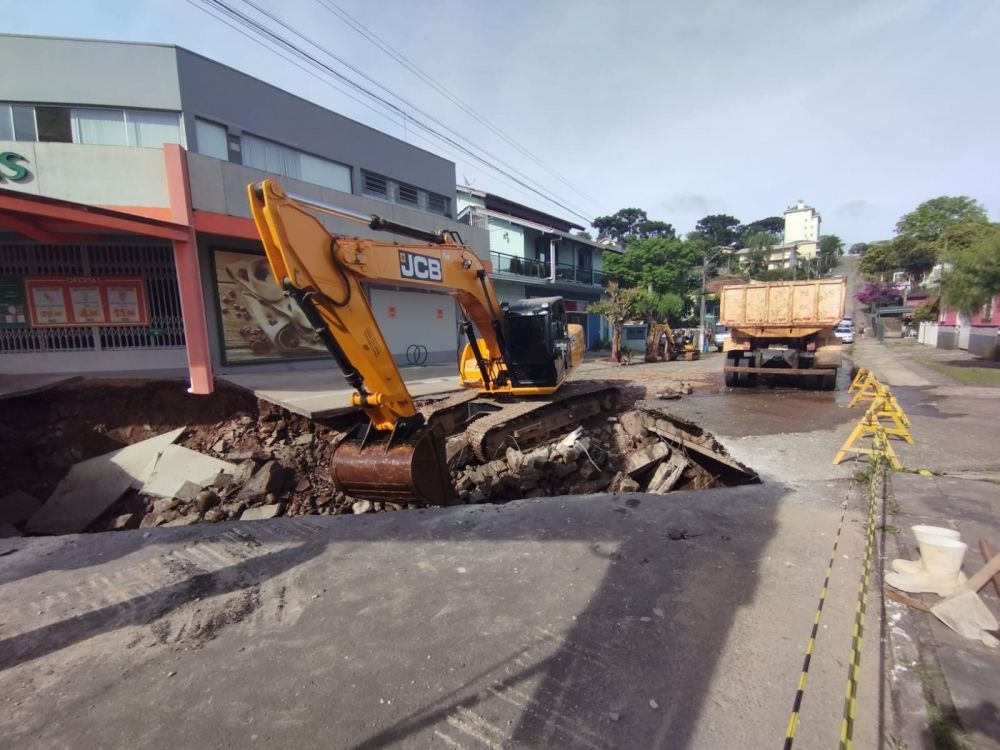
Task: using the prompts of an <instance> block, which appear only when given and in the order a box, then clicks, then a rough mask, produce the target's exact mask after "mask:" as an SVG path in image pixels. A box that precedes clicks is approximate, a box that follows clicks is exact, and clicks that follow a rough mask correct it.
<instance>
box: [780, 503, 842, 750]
mask: <svg viewBox="0 0 1000 750" xmlns="http://www.w3.org/2000/svg"><path fill="white" fill-rule="evenodd" d="M850 495H851V493H850V490H848V493H847V497H848V499H847V500H845V501H844V509H843V512H842V513H841V514H840V524H839V525H838V526H837V534H836V536H834V538H833V549H832V550H831V551H830V562H829V563H827V566H826V578H824V579H823V587H822V588H821V589H820V591H819V604H817V605H816V615H815V617H813V624H812V630H811V631H810V633H809V641H808V643H806V655H805V657H804V658H803V660H802V670H801V671H800V672H799V684H798V687H797V688H796V690H795V700H794V701H792V715H791V716H790V717H789V719H788V728H787V730H786V731H785V744H784V749H785V750H791V747H792V743H793V742H794V741H795V730H796V729H798V726H799V710H800V709H801V708H802V698H803V696H804V695H805V692H806V684H807V683H808V681H809V665H810V664H811V663H812V655H813V648H814V647H815V645H816V636H817V634H818V633H819V623H820V620H821V619H822V618H823V606H824V605H825V604H826V592H827V591H828V590H829V588H830V576H831V575H833V563H834V561H835V560H836V559H837V546H838V545H839V544H840V535H841V532H842V531H843V530H844V519H845V518H846V517H847V506H848V505H849V504H850Z"/></svg>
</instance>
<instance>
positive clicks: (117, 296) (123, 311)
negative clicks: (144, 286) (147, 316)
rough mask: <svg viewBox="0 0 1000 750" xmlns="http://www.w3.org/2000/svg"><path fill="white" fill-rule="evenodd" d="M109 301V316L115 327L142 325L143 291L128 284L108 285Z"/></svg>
mask: <svg viewBox="0 0 1000 750" xmlns="http://www.w3.org/2000/svg"><path fill="white" fill-rule="evenodd" d="M105 288H106V290H107V299H108V315H109V316H110V317H111V321H112V322H113V323H114V324H115V325H120V326H135V325H141V324H142V315H143V314H142V304H141V299H140V295H141V291H142V290H141V289H137V288H136V287H134V286H131V285H128V284H114V283H110V282H109V283H108V284H107V286H106V287H105Z"/></svg>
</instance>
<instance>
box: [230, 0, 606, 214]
mask: <svg viewBox="0 0 1000 750" xmlns="http://www.w3.org/2000/svg"><path fill="white" fill-rule="evenodd" d="M220 1H221V0H220ZM243 3H244V4H245V5H248V6H250V7H251V8H253V9H254V10H255V11H257V12H258V13H260V14H261V15H263V16H265V17H266V18H268V19H270V20H271V21H273V22H274V23H276V24H278V25H279V26H281V27H282V28H284V29H286V30H287V31H289V32H291V33H292V34H295V35H296V36H298V37H299V38H300V39H303V40H305V41H306V42H308V43H309V44H310V45H312V46H313V47H314V48H316V49H318V50H320V51H321V52H323V53H324V54H326V55H327V56H329V57H331V58H332V59H334V60H336V61H337V62H339V63H340V64H341V65H343V66H344V67H346V68H347V69H349V70H351V71H352V72H353V73H355V74H356V75H358V76H360V77H361V78H363V79H364V80H366V81H368V82H369V83H371V84H373V85H374V86H376V87H378V88H379V89H381V90H382V91H384V92H385V93H386V94H387V95H389V96H391V97H393V98H395V99H396V100H398V101H399V102H401V103H402V104H404V105H405V106H407V107H409V108H410V109H411V110H413V111H414V112H417V113H419V114H420V115H421V116H423V117H425V118H426V119H428V120H430V121H431V122H432V123H434V124H435V125H437V126H438V127H440V128H442V129H444V130H445V131H447V132H448V133H450V134H451V135H452V136H453V137H455V138H458V139H460V140H462V141H464V142H465V143H467V144H469V146H471V147H472V148H474V149H476V150H477V151H479V152H480V153H482V154H484V155H485V156H486V157H488V158H489V159H491V160H493V161H495V162H497V163H499V164H500V165H502V166H503V167H504V168H505V169H507V170H510V172H512V173H513V174H515V175H517V176H518V177H519V178H521V179H522V180H525V181H527V182H529V183H531V184H532V185H533V186H534V188H536V190H535V191H534V192H536V193H538V194H539V195H541V196H542V197H545V198H546V199H547V200H549V201H550V202H552V203H554V204H555V205H558V206H560V207H561V208H564V209H565V210H567V211H570V212H572V213H574V214H575V215H576V216H579V217H580V218H582V219H585V220H588V221H589V219H588V218H587V216H586V215H585V214H584V213H583V212H580V211H578V210H577V209H576V208H575V207H573V206H572V205H571V204H570V203H569V201H567V200H566V199H565V198H562V197H561V196H556V198H559V200H554V199H553V198H552V197H550V196H549V195H547V193H552V191H550V190H547V188H546V187H545V186H544V185H542V184H540V183H539V182H538V181H537V180H535V179H533V178H531V177H529V176H528V175H526V174H524V173H523V172H521V171H519V170H518V169H517V168H516V167H514V166H512V165H510V164H508V163H507V162H505V161H503V160H502V159H501V158H500V157H498V156H496V155H495V154H492V153H490V152H489V151H487V150H486V149H485V148H483V147H482V146H479V145H477V144H476V143H474V142H473V141H472V140H471V139H469V138H467V137H465V136H464V135H462V134H461V133H459V132H458V131H456V130H455V129H454V128H452V127H450V126H449V125H448V124H447V123H444V122H442V121H441V120H440V119H438V118H437V117H435V116H434V115H432V114H430V113H429V112H427V111H425V110H423V109H421V108H420V107H418V106H417V105H416V104H414V103H413V102H410V101H407V100H406V99H405V98H404V97H403V96H401V95H399V94H397V93H396V92H394V91H393V90H392V89H390V88H389V87H387V86H385V85H384V84H382V83H381V82H379V81H377V80H376V79H374V78H372V77H371V76H370V75H368V74H367V73H365V72H364V71H363V70H361V69H360V68H358V67H357V66H355V65H352V64H351V63H350V62H348V61H347V60H345V59H344V58H343V57H340V56H339V55H337V54H335V53H333V52H331V51H330V50H329V49H327V48H326V47H324V46H323V45H322V44H321V43H320V42H317V41H316V40H315V39H312V38H310V37H309V36H307V35H305V34H303V33H302V32H301V31H299V30H298V29H296V28H294V27H292V26H291V25H290V24H288V23H287V22H285V21H283V20H282V19H280V18H278V17H277V16H275V15H274V14H273V13H271V12H270V11H268V10H265V9H264V8H262V7H261V6H260V5H258V4H257V3H256V2H254V0H243ZM342 77H343V76H342ZM410 119H411V120H413V117H412V115H411V116H410ZM456 145H457V144H456ZM470 155H471V154H470ZM539 191H546V192H539ZM553 195H554V194H553Z"/></svg>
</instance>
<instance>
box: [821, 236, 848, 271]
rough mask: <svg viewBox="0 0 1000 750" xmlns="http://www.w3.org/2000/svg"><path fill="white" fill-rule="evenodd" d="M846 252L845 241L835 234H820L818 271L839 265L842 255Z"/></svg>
mask: <svg viewBox="0 0 1000 750" xmlns="http://www.w3.org/2000/svg"><path fill="white" fill-rule="evenodd" d="M843 254H844V241H843V240H842V239H840V237H838V236H837V235H835V234H824V235H820V238H819V263H818V265H817V271H819V270H820V269H822V268H826V269H827V270H829V269H831V268H833V267H834V266H835V265H837V263H838V261H839V260H840V256H841V255H843Z"/></svg>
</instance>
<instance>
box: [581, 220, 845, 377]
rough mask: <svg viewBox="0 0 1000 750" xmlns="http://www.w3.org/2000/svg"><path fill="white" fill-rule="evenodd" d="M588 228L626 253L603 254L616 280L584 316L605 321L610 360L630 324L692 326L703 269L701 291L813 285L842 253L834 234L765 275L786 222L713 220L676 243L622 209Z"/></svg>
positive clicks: (662, 226) (673, 235) (671, 234)
mask: <svg viewBox="0 0 1000 750" xmlns="http://www.w3.org/2000/svg"><path fill="white" fill-rule="evenodd" d="M592 225H593V227H594V229H595V230H596V231H597V239H598V240H599V241H601V240H610V241H613V242H615V243H617V244H618V245H619V246H620V247H621V248H623V249H624V252H621V253H619V252H606V253H604V258H603V261H604V272H605V273H607V274H609V275H610V276H612V277H614V278H616V279H617V280H618V281H617V282H615V283H613V284H609V286H608V288H607V290H606V294H605V297H604V299H602V300H601V301H600V302H597V303H595V304H593V305H591V306H590V307H589V308H588V309H589V311H590V312H595V313H598V314H599V315H603V316H605V317H606V318H607V319H608V321H609V323H610V324H611V327H612V331H613V333H612V342H611V348H612V356H613V357H614V358H615V359H620V357H621V332H622V327H623V325H624V324H625V322H626V321H628V320H642V321H644V322H645V323H647V324H648V325H649V326H650V327H652V326H654V325H656V324H659V323H667V324H669V325H670V326H671V327H673V328H676V327H678V326H684V327H694V326H696V325H698V308H699V306H700V302H701V294H702V292H703V291H705V293H706V295H707V297H706V299H708V300H709V301H710V302H714V301H715V300H716V295H715V294H713V293H712V292H711V290H710V289H709V290H702V289H701V282H702V268H703V267H704V271H705V273H704V278H705V279H706V280H707V281H708V282H709V284H708V285H707V286H709V287H711V286H713V285H717V284H718V283H719V282H726V281H733V282H746V281H751V280H752V281H783V280H788V279H792V278H795V277H797V278H800V279H803V278H818V277H819V276H821V275H822V274H824V273H829V272H830V271H831V270H832V269H833V268H834V267H835V266H836V265H837V263H838V262H839V259H840V257H841V256H842V255H843V254H844V243H843V241H842V240H841V239H840V238H839V237H837V236H836V235H833V234H830V235H822V236H821V237H820V241H819V252H818V255H817V257H816V258H803V259H801V261H800V263H799V267H798V269H796V270H794V271H793V270H792V269H769V268H768V258H769V256H770V253H771V249H772V248H773V247H775V246H777V245H780V244H781V242H782V239H783V233H784V226H785V222H784V219H783V218H782V217H780V216H767V217H764V218H762V219H757V220H756V221H751V222H749V223H746V224H744V223H742V222H741V221H740V220H739V219H737V218H736V217H735V216H729V215H728V214H712V215H710V216H705V217H703V218H702V219H700V220H699V221H698V223H697V224H696V225H695V230H694V231H693V232H688V234H687V235H685V236H684V237H681V236H679V235H678V234H677V231H676V230H675V229H674V227H673V225H672V224H669V223H668V222H665V221H659V220H656V219H650V218H649V216H648V215H647V214H646V212H645V211H644V210H642V209H640V208H623V209H621V210H620V211H617V212H616V213H614V214H610V215H608V216H599V217H597V218H596V219H594V220H593V222H592Z"/></svg>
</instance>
